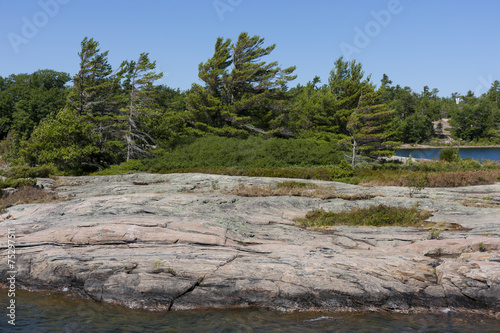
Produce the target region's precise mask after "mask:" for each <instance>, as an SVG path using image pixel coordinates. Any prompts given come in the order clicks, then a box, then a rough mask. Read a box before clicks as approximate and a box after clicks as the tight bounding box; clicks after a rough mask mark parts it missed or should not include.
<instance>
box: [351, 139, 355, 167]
mask: <svg viewBox="0 0 500 333" xmlns="http://www.w3.org/2000/svg"><path fill="white" fill-rule="evenodd" d="M351 163H352V167H353V168H354V166H355V164H356V138H355V137H352V161H351Z"/></svg>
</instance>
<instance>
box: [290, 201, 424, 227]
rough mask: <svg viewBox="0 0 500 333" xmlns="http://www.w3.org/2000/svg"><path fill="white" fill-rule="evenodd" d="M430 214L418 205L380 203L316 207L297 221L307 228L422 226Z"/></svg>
mask: <svg viewBox="0 0 500 333" xmlns="http://www.w3.org/2000/svg"><path fill="white" fill-rule="evenodd" d="M430 216H432V214H431V213H429V212H427V211H420V210H419V209H418V208H417V206H412V207H411V208H404V207H390V206H386V205H378V206H371V207H370V208H353V209H351V210H350V211H345V212H326V211H325V210H323V209H316V210H313V211H310V212H308V213H307V214H306V216H305V217H304V218H299V219H296V220H295V221H296V222H297V223H298V224H299V225H301V226H304V227H307V228H315V227H329V226H340V225H346V226H374V227H384V226H401V227H420V226H422V224H423V222H424V220H426V219H427V218H429V217H430Z"/></svg>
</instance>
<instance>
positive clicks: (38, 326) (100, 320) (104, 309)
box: [0, 290, 500, 333]
mask: <svg viewBox="0 0 500 333" xmlns="http://www.w3.org/2000/svg"><path fill="white" fill-rule="evenodd" d="M0 296H1V302H0V303H1V304H2V309H3V311H2V312H3V314H2V317H1V318H2V319H1V321H0V332H72V333H73V332H138V333H139V332H140V333H142V332H145V333H146V332H182V333H184V332H287V333H288V332H320V333H321V332H398V333H400V332H464V333H466V332H467V333H469V332H478V333H479V332H481V333H482V332H484V333H490V332H500V320H496V319H493V318H489V317H482V316H472V315H464V314H454V313H453V312H448V313H442V314H439V315H397V314H328V313H321V314H320V313H294V314H284V313H280V312H275V311H269V310H262V309H244V310H203V311H185V312H184V311H182V312H163V313H158V312H147V311H137V310H129V309H124V308H121V307H117V306H112V305H107V304H101V303H96V302H92V301H83V300H77V299H72V298H69V297H64V296H60V295H48V294H40V293H27V292H18V293H16V298H15V299H16V303H17V308H16V326H15V327H13V326H11V325H9V324H8V323H7V320H8V318H7V316H6V310H5V306H6V304H7V301H8V297H7V293H6V292H5V291H4V290H1V291H0Z"/></svg>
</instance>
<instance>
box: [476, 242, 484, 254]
mask: <svg viewBox="0 0 500 333" xmlns="http://www.w3.org/2000/svg"><path fill="white" fill-rule="evenodd" d="M478 247H479V252H486V246H485V245H484V243H483V242H479V244H478Z"/></svg>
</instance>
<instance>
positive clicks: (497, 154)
mask: <svg viewBox="0 0 500 333" xmlns="http://www.w3.org/2000/svg"><path fill="white" fill-rule="evenodd" d="M441 149H442V148H421V149H399V150H397V151H396V156H401V157H409V156H410V154H411V157H412V158H426V159H433V158H437V159H439V152H440V151H441ZM458 153H459V155H460V157H461V158H466V157H471V158H473V159H475V160H478V161H480V160H481V159H486V160H492V161H500V148H460V149H459V151H458Z"/></svg>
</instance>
